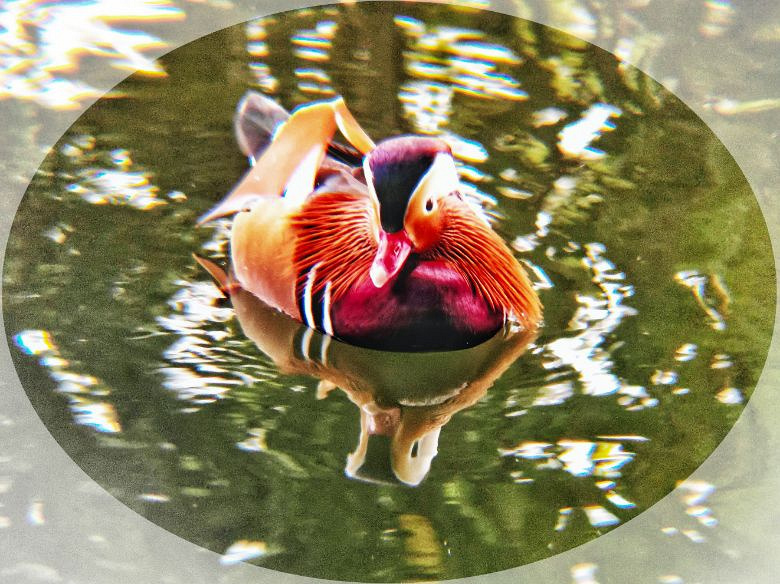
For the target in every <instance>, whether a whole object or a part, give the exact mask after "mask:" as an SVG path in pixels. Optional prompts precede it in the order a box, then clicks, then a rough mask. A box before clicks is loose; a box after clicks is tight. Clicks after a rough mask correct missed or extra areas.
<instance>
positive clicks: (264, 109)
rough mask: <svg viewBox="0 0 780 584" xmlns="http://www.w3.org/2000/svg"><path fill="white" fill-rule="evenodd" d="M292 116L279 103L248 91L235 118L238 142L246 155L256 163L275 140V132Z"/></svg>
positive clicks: (239, 103)
mask: <svg viewBox="0 0 780 584" xmlns="http://www.w3.org/2000/svg"><path fill="white" fill-rule="evenodd" d="M289 117H290V114H289V113H288V112H287V110H285V109H284V108H283V107H282V106H280V105H279V104H278V103H276V102H275V101H273V100H272V99H270V98H268V97H266V96H264V95H263V94H261V93H258V92H256V91H248V92H247V93H245V94H244V97H242V98H241V101H240V102H238V107H236V114H235V116H234V117H233V128H234V130H235V132H236V142H238V147H239V148H240V149H241V152H243V153H244V154H245V155H247V156H248V157H249V159H250V160H251V161H252V164H254V161H255V160H256V159H257V158H258V157H259V156H260V155H261V154H262V153H263V151H264V150H265V149H266V148H267V147H268V145H269V144H270V143H271V140H273V136H274V132H275V131H276V129H277V128H278V127H279V125H280V124H282V123H283V122H285V121H286V120H287V118H289Z"/></svg>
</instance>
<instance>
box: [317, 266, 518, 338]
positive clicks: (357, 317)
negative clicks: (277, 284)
mask: <svg viewBox="0 0 780 584" xmlns="http://www.w3.org/2000/svg"><path fill="white" fill-rule="evenodd" d="M331 319H332V324H333V330H334V333H335V335H336V336H337V337H339V338H342V339H343V340H345V341H347V342H350V343H353V344H356V345H363V346H368V347H373V348H379V349H391V350H399V351H414V350H417V351H419V350H447V349H460V348H465V347H469V346H473V345H476V344H478V343H480V342H482V341H484V340H486V339H488V338H490V337H491V336H493V335H494V334H495V333H496V332H497V331H498V329H499V328H500V327H501V326H502V324H503V322H504V315H503V313H502V312H497V311H495V310H492V309H491V308H490V307H489V306H488V305H487V303H486V302H485V301H484V300H483V299H482V298H481V297H479V296H477V295H475V293H474V290H473V289H472V287H471V286H470V285H469V283H468V282H467V281H466V279H465V278H464V277H463V276H462V275H461V274H460V273H458V272H457V271H456V270H455V269H454V268H453V267H452V266H451V265H450V264H449V263H447V262H443V261H438V260H437V261H420V260H419V259H418V258H410V261H408V262H407V266H406V267H405V268H404V270H403V271H402V272H401V273H400V274H399V275H398V277H397V278H396V279H395V280H394V281H392V282H390V283H388V284H387V285H386V286H384V287H382V288H376V287H375V286H374V285H373V283H372V282H371V280H370V279H369V278H365V279H362V280H360V281H359V282H358V283H357V284H355V285H354V286H353V287H352V288H351V289H350V290H349V291H348V292H347V293H346V294H345V295H344V296H343V297H342V298H340V299H339V300H338V301H336V302H335V303H334V304H333V307H332V311H331Z"/></svg>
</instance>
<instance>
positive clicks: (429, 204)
mask: <svg viewBox="0 0 780 584" xmlns="http://www.w3.org/2000/svg"><path fill="white" fill-rule="evenodd" d="M425 210H426V211H428V213H430V212H431V211H433V199H428V200H427V201H425Z"/></svg>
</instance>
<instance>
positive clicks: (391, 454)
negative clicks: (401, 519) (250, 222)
mask: <svg viewBox="0 0 780 584" xmlns="http://www.w3.org/2000/svg"><path fill="white" fill-rule="evenodd" d="M196 259H197V260H198V262H199V263H200V264H201V265H202V266H203V267H204V268H206V270H208V272H209V273H210V274H211V275H212V277H213V278H214V279H215V280H216V283H217V284H218V285H219V287H220V289H221V290H223V292H224V293H225V294H226V295H227V296H229V298H230V301H231V303H232V305H233V308H234V310H235V314H236V317H237V319H238V322H239V324H240V325H241V328H242V330H243V332H244V334H245V335H246V336H247V337H248V338H249V339H251V340H252V341H253V342H254V343H255V344H256V345H257V347H258V348H259V349H260V350H261V351H262V352H263V353H265V354H266V355H268V357H270V358H271V359H272V360H273V361H274V363H275V365H276V366H277V367H278V368H279V370H280V371H281V372H282V373H285V374H305V375H310V376H312V377H315V378H317V379H319V380H320V382H319V385H318V389H317V397H318V398H320V399H323V398H325V397H327V396H328V395H329V394H330V393H331V392H332V391H333V390H334V389H336V388H338V389H340V390H341V391H343V392H344V393H345V394H346V395H347V397H348V398H349V399H350V401H352V403H354V404H355V405H356V406H357V407H358V409H359V410H360V437H359V440H358V444H357V447H356V448H355V450H354V452H352V453H351V454H350V455H349V456H348V457H347V464H346V468H345V472H346V474H347V475H348V476H349V477H351V478H355V479H359V480H363V481H368V482H380V483H382V482H383V483H387V482H390V483H395V482H400V483H403V484H406V485H411V486H415V485H418V484H420V483H421V482H422V481H423V479H424V478H425V476H426V475H427V474H428V471H429V470H430V468H431V463H432V462H433V459H434V457H435V456H436V454H437V451H438V444H439V435H440V432H441V430H442V428H443V426H444V425H445V424H447V422H449V421H450V419H451V418H452V416H453V415H455V414H456V413H458V412H459V411H461V410H464V409H466V408H468V407H471V406H472V405H474V404H475V403H476V402H477V401H479V400H480V398H482V396H484V395H485V393H486V392H487V390H488V389H489V388H490V387H491V386H492V385H493V383H494V382H495V381H496V380H497V379H498V378H499V377H500V376H501V375H502V374H503V373H504V371H506V369H507V368H508V367H509V366H510V365H512V363H514V362H515V361H516V360H517V359H518V358H519V357H520V356H521V355H522V354H523V353H524V352H525V350H526V349H527V348H528V346H529V345H530V344H531V343H532V342H533V340H534V338H535V337H536V331H528V330H525V329H522V328H520V327H517V328H516V329H513V328H511V327H505V328H504V329H502V330H501V331H499V332H498V333H497V334H496V335H494V336H493V337H492V338H490V339H488V340H487V341H486V342H484V343H481V344H480V345H477V346H476V347H471V348H468V349H462V350H458V351H448V352H433V353H430V352H429V353H410V352H405V353H398V352H389V351H379V350H375V349H367V348H363V347H357V346H354V345H350V344H347V343H343V342H341V341H338V340H337V339H334V338H332V337H330V336H328V335H323V334H322V333H320V332H318V331H315V330H313V329H311V328H309V327H307V326H305V325H303V324H301V323H300V322H298V321H296V320H293V319H292V318H290V317H289V316H287V315H285V314H283V313H281V312H279V311H278V310H276V309H274V308H271V307H269V306H268V305H266V304H265V303H263V302H262V301H261V300H259V299H258V298H257V297H256V296H254V295H253V294H251V293H250V292H247V291H245V290H243V289H242V288H241V287H239V286H235V285H234V284H232V283H231V281H230V280H229V277H228V276H227V275H226V274H225V272H224V271H223V270H222V269H221V268H220V267H218V266H217V265H215V264H214V263H212V262H210V261H208V260H205V259H202V258H196Z"/></svg>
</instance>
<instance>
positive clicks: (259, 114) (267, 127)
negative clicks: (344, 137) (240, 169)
mask: <svg viewBox="0 0 780 584" xmlns="http://www.w3.org/2000/svg"><path fill="white" fill-rule="evenodd" d="M289 117H290V114H289V112H288V111H287V110H285V109H284V108H283V107H282V106H280V105H279V104H278V103H276V102H275V101H274V100H272V99H271V98H269V97H266V96H265V95H263V94H262V93H258V92H257V91H247V92H246V94H244V97H242V98H241V101H240V102H239V103H238V106H237V107H236V114H235V116H234V118H233V128H234V131H235V134H236V142H237V143H238V147H239V148H240V149H241V152H243V153H244V154H245V155H246V156H247V157H249V159H250V160H251V162H252V164H254V162H255V160H257V158H259V157H260V155H262V153H263V152H264V151H265V149H266V148H267V147H268V145H269V144H270V143H271V141H272V140H273V136H274V132H276V129H277V128H278V127H279V126H280V125H281V124H283V123H284V122H286V121H287V119H288V118H289ZM327 153H328V157H329V158H330V159H331V161H332V162H333V163H336V162H338V163H341V164H346V165H347V166H349V167H356V166H360V165H361V164H362V162H363V153H362V152H360V150H358V149H357V148H355V147H353V146H350V145H349V144H343V143H341V142H338V141H336V140H332V141H331V142H330V144H328V148H327Z"/></svg>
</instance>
